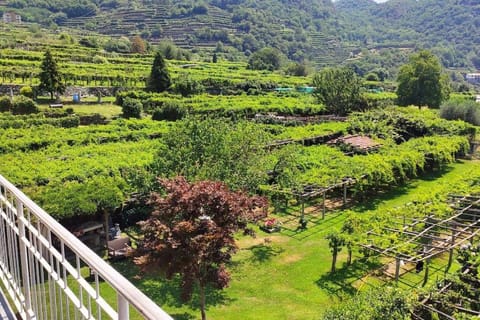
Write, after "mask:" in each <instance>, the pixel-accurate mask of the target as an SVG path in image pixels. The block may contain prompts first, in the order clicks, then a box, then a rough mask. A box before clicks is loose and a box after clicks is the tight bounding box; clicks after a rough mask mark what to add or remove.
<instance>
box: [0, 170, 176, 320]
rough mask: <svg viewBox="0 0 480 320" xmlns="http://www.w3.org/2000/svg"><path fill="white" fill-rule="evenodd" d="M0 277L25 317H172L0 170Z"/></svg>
mask: <svg viewBox="0 0 480 320" xmlns="http://www.w3.org/2000/svg"><path fill="white" fill-rule="evenodd" d="M86 267H88V268H89V269H90V273H91V275H90V276H89V275H88V274H87V275H85V276H84V275H82V274H85V273H88V271H87V272H85V271H86V270H85V268H86ZM82 271H83V272H82ZM0 280H1V281H2V282H3V286H4V288H5V291H6V292H7V293H8V295H9V296H10V301H12V302H13V304H14V306H15V308H16V311H17V312H18V314H19V315H20V316H21V317H22V319H45V320H55V319H122V320H123V319H129V316H130V313H132V314H134V313H135V311H134V310H131V309H136V310H137V314H138V313H139V314H140V315H141V316H142V317H143V318H145V319H155V320H163V319H171V317H170V316H169V315H168V314H167V313H165V312H164V311H163V310H162V309H161V308H160V307H158V306H157V305H156V304H155V303H154V302H153V301H151V300H150V299H149V298H148V297H146V296H145V295H144V294H143V293H142V292H140V290H138V289H137V288H136V287H135V286H134V285H133V284H131V283H130V282H129V281H128V280H127V279H125V278H124V277H123V276H122V275H121V274H119V273H118V272H117V271H116V270H115V269H113V268H112V267H111V266H110V265H109V264H108V263H106V262H105V261H104V260H103V259H101V258H100V257H99V256H98V255H97V254H95V253H94V252H93V251H92V250H90V249H89V248H88V247H87V246H86V245H84V244H83V243H82V242H81V241H80V240H78V239H77V238H76V237H75V236H74V235H73V234H71V233H70V232H69V231H68V230H67V229H65V228H64V227H63V226H62V225H60V224H59V223H58V222H57V221H56V220H55V219H53V218H52V217H51V216H50V215H48V214H47V213H46V212H45V211H44V210H42V209H41V208H40V207H39V206H38V205H36V204H35V203H34V202H33V201H32V200H30V199H29V198H28V197H27V196H25V195H24V194H23V193H22V192H21V191H20V190H18V189H17V188H16V187H15V186H13V185H12V184H11V183H10V182H9V181H7V180H6V179H5V178H4V177H2V176H1V175H0ZM102 282H104V283H102ZM106 286H109V287H110V288H105V287H106ZM112 295H113V299H112ZM115 295H116V297H115ZM107 296H108V298H107Z"/></svg>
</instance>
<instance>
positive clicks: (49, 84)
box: [38, 50, 65, 100]
mask: <svg viewBox="0 0 480 320" xmlns="http://www.w3.org/2000/svg"><path fill="white" fill-rule="evenodd" d="M40 69H41V71H40V74H39V78H40V85H39V86H38V89H40V90H45V91H47V92H49V93H50V98H51V99H52V100H53V95H54V94H62V93H64V92H65V84H64V83H63V82H62V77H61V75H60V72H59V71H58V66H57V62H56V61H55V60H54V59H53V57H52V54H51V53H50V50H47V51H46V52H45V57H44V58H43V61H42V65H41V66H40Z"/></svg>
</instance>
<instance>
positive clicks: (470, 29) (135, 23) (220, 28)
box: [0, 0, 480, 72]
mask: <svg viewBox="0 0 480 320" xmlns="http://www.w3.org/2000/svg"><path fill="white" fill-rule="evenodd" d="M2 4H3V7H2ZM1 8H3V9H1ZM0 10H16V11H17V12H19V13H20V14H21V15H22V18H23V19H24V20H25V21H35V22H39V23H43V24H51V23H56V24H58V25H61V26H68V27H74V28H79V29H82V30H85V31H87V32H88V31H96V32H101V33H104V34H107V35H111V36H133V35H141V36H142V37H143V38H145V39H148V40H149V41H150V42H152V43H158V42H159V41H161V40H171V41H173V42H175V44H177V45H178V46H180V47H182V48H186V49H193V50H200V51H207V52H212V51H214V50H217V51H218V50H226V51H228V50H238V51H240V52H243V53H245V54H246V55H247V56H248V55H249V54H250V53H252V52H255V51H256V50H258V49H260V48H262V47H265V46H271V47H276V48H278V49H280V50H281V51H282V52H283V53H284V54H285V55H286V56H287V57H288V58H289V59H292V60H297V61H302V60H311V61H313V62H315V64H316V66H317V67H322V66H326V65H337V64H341V63H347V64H355V65H356V67H357V68H358V69H359V70H360V71H362V72H363V71H365V72H367V71H369V70H370V69H372V68H373V67H372V66H373V65H374V64H376V65H377V67H381V68H387V69H389V68H391V67H392V65H396V64H398V63H399V62H402V61H404V58H403V57H404V56H405V57H406V56H408V53H409V52H411V51H413V50H416V49H417V48H428V49H430V50H432V51H433V52H434V53H436V54H437V55H438V56H439V57H440V58H441V60H442V62H443V64H444V65H445V66H447V67H449V68H456V69H461V70H471V69H473V68H474V67H476V68H480V58H479V56H480V38H479V37H478V34H479V31H480V30H479V29H480V0H442V1H437V0H418V1H417V0H389V1H388V2H386V3H376V2H375V1H373V0H338V1H336V2H331V1H330V0H298V1H294V0H262V1H259V0H205V1H201V2H200V1H193V0H179V1H173V0H133V1H132V0H96V1H93V0H64V1H60V0H49V1H46V0H7V1H5V0H1V2H0ZM233 48H235V49H233ZM396 55H397V56H399V57H394V56H396ZM386 59H387V60H386Z"/></svg>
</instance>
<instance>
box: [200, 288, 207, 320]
mask: <svg viewBox="0 0 480 320" xmlns="http://www.w3.org/2000/svg"><path fill="white" fill-rule="evenodd" d="M200 312H201V313H202V320H207V314H206V313H205V287H204V286H202V285H200Z"/></svg>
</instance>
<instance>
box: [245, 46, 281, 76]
mask: <svg viewBox="0 0 480 320" xmlns="http://www.w3.org/2000/svg"><path fill="white" fill-rule="evenodd" d="M281 63H282V58H281V54H280V51H278V50H277V49H273V48H263V49H261V50H258V51H256V52H255V53H253V54H252V55H251V56H250V59H249V60H248V66H247V68H248V69H251V70H270V71H273V70H278V69H280V66H281Z"/></svg>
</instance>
